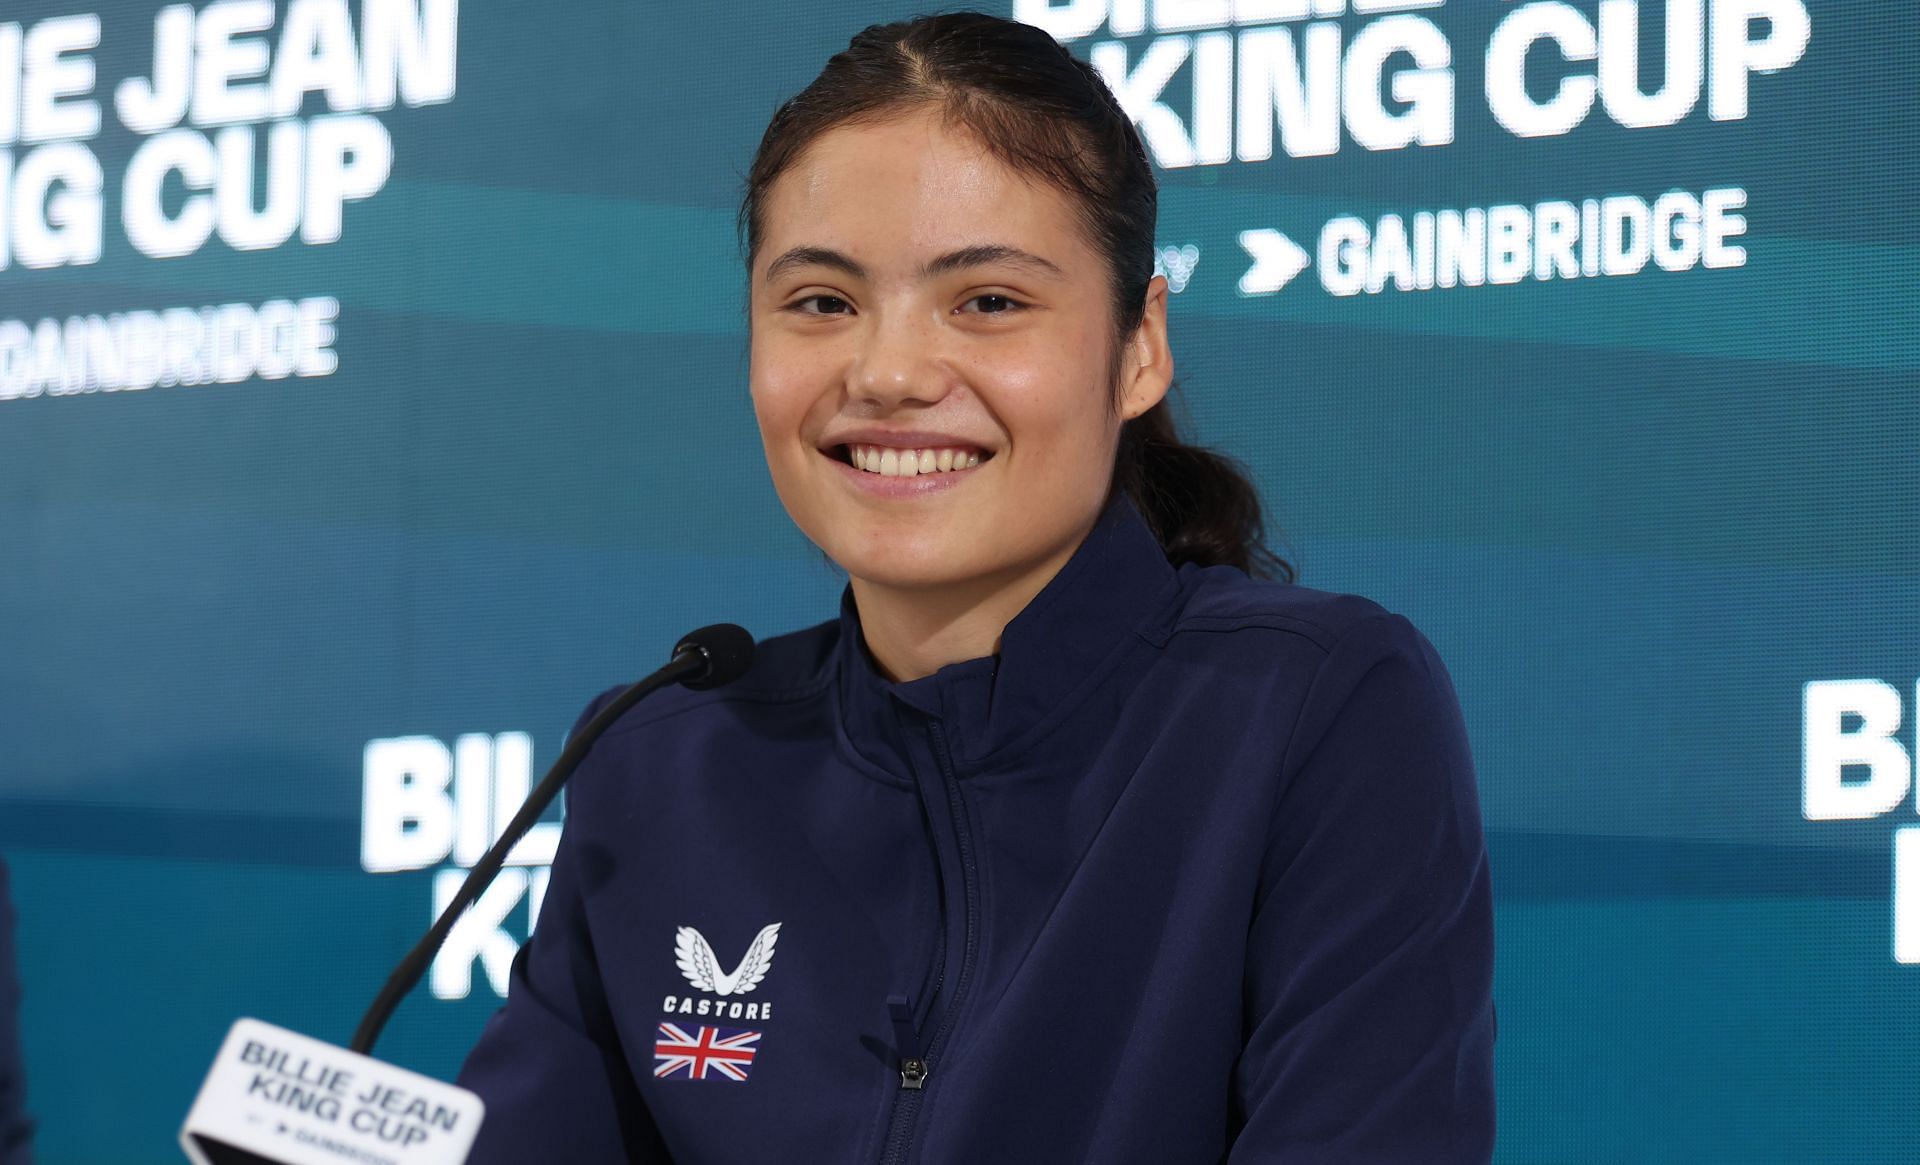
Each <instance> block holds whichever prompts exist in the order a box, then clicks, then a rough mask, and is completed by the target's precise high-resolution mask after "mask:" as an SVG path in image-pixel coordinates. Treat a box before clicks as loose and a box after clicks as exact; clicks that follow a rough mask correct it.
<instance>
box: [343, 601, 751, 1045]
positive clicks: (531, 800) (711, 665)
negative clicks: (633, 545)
mask: <svg viewBox="0 0 1920 1165" xmlns="http://www.w3.org/2000/svg"><path fill="white" fill-rule="evenodd" d="M752 658H753V637H752V636H750V635H748V634H747V633H746V632H745V631H743V630H741V629H740V628H738V627H735V626H733V625H732V624H729V623H721V624H716V625H714V626H712V627H703V628H701V629H700V630H698V631H695V632H692V633H691V634H689V635H688V636H687V637H686V638H685V639H682V640H681V641H680V642H679V644H677V645H676V646H675V647H674V649H673V658H672V659H670V660H668V661H667V664H666V666H665V667H662V668H661V669H660V670H659V671H656V672H654V673H653V674H652V675H650V676H647V677H646V678H645V679H642V680H640V681H638V682H637V683H634V684H633V685H631V686H630V687H628V688H627V690H626V691H624V692H621V693H620V694H619V695H618V696H616V697H614V699H613V701H612V702H611V703H609V704H608V705H607V706H606V707H604V708H602V709H600V711H599V713H598V714H597V715H595V716H594V718H593V719H591V720H589V721H588V722H587V724H586V726H585V727H583V728H582V729H581V730H580V731H579V732H577V733H575V734H574V737H573V739H571V740H569V741H568V742H567V746H566V748H564V749H562V750H561V752H560V758H559V759H558V760H556V761H554V762H553V767H552V768H551V769H548V770H547V775H546V776H544V777H542V778H541V779H540V783H539V785H537V786H535V787H534V790H533V792H532V793H530V794H528V795H527V800H526V803H525V804H523V805H521V806H520V811H519V812H518V813H515V814H514V815H513V820H511V821H509V822H507V827H506V829H504V830H503V831H501V834H500V838H499V840H497V841H495V842H494V843H493V846H492V848H491V849H489V850H487V852H486V855H485V856H484V857H482V858H481V859H480V860H479V862H477V863H475V865H474V867H473V869H472V871H470V872H469V873H468V874H467V879H466V881H464V882H462V883H460V889H459V891H458V892H456V893H455V894H454V896H453V901H451V902H449V903H447V908H446V909H445V910H442V911H441V912H440V917H438V918H436V919H434V922H433V926H431V927H430V928H428V930H427V933H426V934H425V935H424V936H422V937H421V939H420V941H419V942H418V943H415V944H414V947H413V949H412V950H410V951H408V952H407V956H406V958H404V959H401V960H400V964H399V965H398V966H396V967H395V968H394V969H393V974H391V975H389V976H388V977H387V982H386V985H385V986H384V987H382V988H380V994H378V995H376V996H375V997H374V1000H373V1003H372V1005H371V1006H369V1007H368V1008H367V1013H366V1014H365V1015H364V1016H362V1017H361V1018H360V1026H359V1027H358V1028H356V1029H355V1030H354V1033H353V1042H352V1043H351V1044H349V1045H347V1046H348V1047H349V1048H351V1049H352V1050H354V1051H356V1052H359V1053H360V1054H361V1055H367V1054H369V1053H371V1051H372V1050H373V1045H374V1042H375V1041H376V1040H378V1039H379V1038H380V1031H381V1029H382V1028H384V1027H386V1026H387V1020H389V1019H391V1018H392V1017H393V1012H394V1009H395V1008H396V1007H398V1006H399V1005H400V1000H401V999H403V998H405V997H406V994H407V992H409V991H411V990H413V988H414V985H415V984H417V983H419V982H420V976H421V975H423V974H425V973H426V969H427V965H428V964H429V963H431V962H432V961H433V956H434V955H435V954H436V953H438V952H439V950H440V945H441V944H442V943H444V942H446V941H447V935H448V934H450V933H452V931H453V925H454V923H456V922H458V921H459V920H460V915H461V914H462V913H464V912H465V911H466V909H467V907H469V906H471V905H472V904H473V903H474V901H475V900H476V899H478V898H479V897H480V895H481V893H482V892H483V891H484V890H486V888H487V886H488V884H489V883H491V882H492V881H493V879H494V876H495V875H497V874H498V873H499V872H500V867H501V866H502V865H504V864H505V863H506V860H507V854H508V853H509V852H510V851H511V850H512V849H513V847H514V845H515V844H516V843H518V842H519V840H520V839H521V838H522V837H524V836H526V833H527V830H529V829H531V828H533V823H534V822H536V821H538V820H540V815H541V814H542V813H544V812H546V809H547V806H548V805H550V804H552V802H553V799H554V797H555V796H556V795H558V794H559V792H560V786H562V785H564V784H566V783H567V778H568V777H571V776H572V775H573V770H574V769H576V768H578V767H580V762H581V761H582V760H583V759H585V757H586V755H587V752H588V750H590V749H591V748H592V747H593V744H594V741H596V740H598V739H599V738H600V734H601V733H603V732H605V731H606V730H607V729H608V728H609V727H610V726H611V725H612V724H613V722H614V721H616V720H618V719H620V717H621V716H623V715H625V714H626V711H627V709H629V708H631V707H633V706H634V705H635V704H637V703H639V702H640V701H641V700H642V699H643V698H645V697H647V696H649V695H651V694H652V693H654V692H656V691H658V690H659V689H661V688H664V687H666V686H667V685H668V684H673V683H683V684H686V685H687V686H688V687H692V688H711V687H718V686H719V685H721V684H724V683H729V682H731V681H733V680H735V679H738V678H739V677H740V676H741V675H742V674H744V673H745V672H746V670H747V667H748V665H749V664H750V663H751V662H752Z"/></svg>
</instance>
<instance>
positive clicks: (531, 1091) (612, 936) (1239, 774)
mask: <svg viewBox="0 0 1920 1165" xmlns="http://www.w3.org/2000/svg"><path fill="white" fill-rule="evenodd" d="M607 698H609V697H602V699H603V700H604V699H607ZM597 707H598V705H597V704H596V705H595V708H594V709H589V714H590V713H591V712H592V711H593V710H595V709H597ZM1492 971H1493V917H1492V902H1491V894H1490V888H1489V882H1488V869H1487V855H1486V849H1485V844H1484V840H1483V836H1482V829H1481V820H1480V810H1479V805H1478V798H1477V793H1476V789H1475V784H1474V776H1473V767H1472V761H1471V759H1470V757H1469V754H1468V749H1467V741H1466V738H1465V735H1464V733H1463V731H1462V726H1461V718H1460V712H1459V708H1458V704H1457V700H1456V698H1455V695H1454V692H1453V688H1452V686H1451V684H1450V682H1449V680H1448V677H1447V673H1446V672H1445V670H1444V669H1443V668H1442V666H1441V663H1440V660H1439V659H1438V658H1437V657H1436V656H1435V654H1434V651H1433V648H1432V647H1431V645H1429V644H1428V642H1427V641H1426V639H1425V638H1424V637H1423V636H1422V635H1421V634H1420V633H1419V632H1418V631H1417V630H1415V628H1414V627H1413V626H1412V624H1410V623H1408V622H1407V621H1406V620H1405V619H1404V618H1402V617H1400V616H1398V615H1393V614H1389V613H1387V612H1386V611H1384V610H1383V609H1381V608H1380V607H1379V606H1377V605H1375V604H1374V603H1371V602H1369V601H1367V600H1365V599H1360V598H1355V597H1351V596H1343V595H1333V594H1328V593H1324V592H1320V591H1315V590H1311V589H1308V588H1305V587H1299V586H1291V585H1284V584H1278V583H1268V582H1257V581H1252V580H1249V579H1248V578H1247V577H1246V576H1245V575H1244V574H1242V573H1240V572H1238V571H1236V570H1233V569H1230V568H1224V567H1215V568H1206V569H1203V568H1198V567H1193V566H1186V567H1182V568H1180V569H1178V570H1176V569H1174V568H1173V567H1171V566H1169V565H1168V563H1167V560H1166V558H1165V557H1164V555H1163V554H1162V553H1161V551H1160V548H1159V546H1158V545H1157V544H1156V542H1155V540H1154V538H1153V536H1152V534H1151V533H1150V531H1149V530H1148V529H1147V527H1146V525H1145V523H1144V521H1143V520H1142V519H1141V518H1140V516H1139V515H1138V513H1137V512H1136V511H1135V510H1134V509H1133V507H1132V506H1131V504H1129V503H1128V502H1126V501H1125V500H1124V499H1117V500H1116V501H1114V502H1113V503H1112V504H1110V505H1109V506H1108V507H1107V509H1106V510H1105V512H1104V513H1103V514H1102V516H1101V518H1100V520H1099V522H1098V524H1097V525H1096V526H1095V527H1094V530H1093V532H1092V533H1091V534H1090V536H1089V537H1088V539H1087V541H1086V542H1085V543H1084V544H1083V545H1082V546H1081V547H1080V549H1079V550H1078V551H1077V552H1076V553H1075V555H1074V557H1073V558H1072V559H1071V560H1070V561H1069V562H1068V564H1067V565H1066V567H1065V568H1064V569H1063V570H1062V571H1061V572H1060V574H1059V575H1057V576H1056V577H1055V578H1054V579H1053V580H1052V581H1051V582H1050V583H1049V584H1048V585H1047V586H1046V588H1045V589H1044V590H1042V591H1041V593H1040V594H1039V595H1038V596H1037V597H1036V598H1035V599H1034V600H1033V602H1032V603H1030V604H1029V605H1028V607H1027V608H1026V609H1025V610H1024V611H1022V612H1021V613H1020V615H1019V616H1018V617H1016V618H1015V619H1014V620H1013V621H1012V622H1011V623H1010V624H1009V625H1008V626H1007V628H1006V631H1005V633H1004V635H1003V637H1002V641H1001V648H1000V652H999V654H998V655H997V656H993V657H989V658H983V659H977V660H971V661H967V662H963V663H957V664H953V665H951V666H948V667H945V668H942V669H941V670H940V671H939V672H937V673H936V674H934V675H931V676H927V677H925V678H923V679H918V680H913V681H910V682H907V683H897V684H896V683H891V682H889V681H887V680H886V679H884V678H883V677H882V676H881V675H880V674H879V673H878V672H877V671H876V670H875V668H874V666H873V664H872V662H871V660H870V658H869V657H868V656H867V654H866V650H865V648H864V647H863V646H862V642H861V638H860V627H859V620H858V617H857V615H856V613H855V612H854V610H853V608H852V605H851V603H850V601H845V600H843V603H842V611H841V615H840V618H839V619H838V621H836V622H831V623H827V624H823V625H821V626H818V627H814V628H812V629H809V630H806V631H801V632H798V633H795V634H791V635H786V636H782V637H779V638H775V639H771V640H768V641H766V642H764V643H762V644H761V645H760V649H759V653H758V657H757V658H756V661H755V663H754V665H753V668H752V670H751V671H750V672H749V674H748V675H747V677H746V678H745V679H743V680H741V681H739V682H737V683H735V684H733V685H730V686H728V687H725V688H721V689H716V690H714V691H711V692H691V691H686V690H682V689H675V690H672V691H669V692H662V693H660V694H659V695H657V696H655V697H653V698H651V699H650V700H649V701H648V702H645V703H642V704H640V705H639V706H638V707H636V708H635V709H634V710H633V711H632V712H630V713H628V714H627V716H626V717H624V718H623V719H622V720H621V721H620V722H619V723H618V724H616V725H615V726H614V727H613V728H612V729H611V730H610V731H609V732H608V734H607V735H606V736H605V737H603V738H601V740H600V742H599V744H597V745H596V746H595V748H594V750H593V751H592V753H591V754H590V755H589V757H588V759H587V761H586V762H585V764H584V765H583V766H582V767H581V769H580V770H579V772H578V773H577V774H576V775H575V777H574V779H573V782H572V785H571V786H570V790H569V794H568V814H567V822H566V825H565V828H564V830H563V833H562V838H561V841H560V847H559V852H558V854H557V856H556V858H555V861H554V864H553V870H552V877H551V882H550V884H549V888H548V890H547V893H546V897H545V900H544V904H543V906H542V907H541V911H540V916H539V925H538V928H537V930H536V931H535V934H534V936H533V937H532V939H531V940H530V941H529V942H528V943H527V944H526V945H525V946H524V947H523V948H522V950H521V952H520V955H519V957H518V959H517V960H516V961H515V963H514V967H513V974H512V978H511V986H510V990H509V994H508V998H507V1002H506V1005H505V1006H504V1007H502V1008H501V1009H500V1010H499V1011H498V1012H497V1013H496V1014H495V1015H494V1016H493V1018H492V1019H491V1020H489V1021H488V1023H487V1026H486V1028H485V1030H484V1032H483V1033H482V1035H481V1037H480V1040H479V1043H478V1044H477V1046H476V1047H475V1048H474V1049H473V1051H472V1053H471V1055H470V1056H469V1057H468V1059H467V1062H466V1064H465V1066H464V1068H463V1069H462V1072H461V1075H460V1082H461V1083H462V1084H464V1085H465V1086H467V1087H469V1088H472V1089H473V1090H475V1091H476V1092H478V1093H479V1094H480V1096H481V1097H482V1098H483V1099H484V1100H485V1102H486V1105H487V1114H486V1119H485V1122H484V1123H483V1125H482V1127H481V1130H480V1140H479V1143H478V1145H477V1147H476V1149H475V1153H474V1156H473V1158H472V1160H473V1161H475V1162H510V1163H513V1165H527V1163H530V1162H544V1161H565V1162H617V1161H646V1162H653V1161H674V1162H681V1163H692V1162H773V1161H781V1162H788V1161H791V1162H807V1163H814V1162H819V1163H831V1165H840V1163H843V1162H924V1163H927V1165H933V1163H941V1165H946V1163H955V1165H960V1163H965V1165H978V1163H981V1162H1046V1163H1054V1162H1081V1161H1087V1162H1103V1163H1104V1162H1116V1163H1117V1162H1138V1163H1140V1165H1179V1163H1185V1162H1209V1163H1211V1162H1218V1161H1222V1160H1226V1161H1230V1162H1254V1161H1258V1162H1285V1163H1299V1165H1309V1163H1311V1165H1321V1163H1326V1165H1369V1163H1373V1162H1383V1163H1384V1162H1408V1163H1416V1162H1417V1163H1419V1165H1451V1163H1455V1162H1485V1161H1487V1160H1489V1159H1490V1157H1491V1155H1492V1146H1493V1124H1494V1099H1493V1042H1494V1015H1493V1005H1492V997H1491V989H1492ZM890 1002H891V1007H890ZM914 1085H917V1087H915V1086H914Z"/></svg>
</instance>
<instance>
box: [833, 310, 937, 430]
mask: <svg viewBox="0 0 1920 1165" xmlns="http://www.w3.org/2000/svg"><path fill="white" fill-rule="evenodd" d="M869 319H870V320H871V321H872V322H871V324H870V326H869V327H868V329H867V332H866V335H865V336H863V337H862V342H861V345H860V350H859V352H858V353H857V354H856V355H855V356H854V361H853V366H852V367H851V368H850V369H849V370H848V377H847V395H848V396H850V397H852V398H853V400H854V401H856V402H865V403H869V404H872V405H876V406H882V407H885V408H896V407H899V406H901V405H906V404H912V403H916V402H918V403H924V404H932V403H934V402H935V401H937V400H939V399H940V398H941V397H943V396H945V395H946V394H947V389H948V386H947V383H946V375H945V373H944V371H943V369H942V367H941V363H940V361H939V360H938V359H937V346H938V343H939V337H938V334H937V329H936V328H935V326H934V325H933V323H932V321H930V320H928V319H926V318H925V317H924V316H922V315H921V313H919V312H914V311H908V310H901V311H893V312H879V313H876V314H875V315H873V316H870V317H869Z"/></svg>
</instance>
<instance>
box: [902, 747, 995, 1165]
mask: <svg viewBox="0 0 1920 1165" xmlns="http://www.w3.org/2000/svg"><path fill="white" fill-rule="evenodd" d="M927 732H928V735H930V736H931V737H932V738H933V755H934V761H935V764H936V767H938V769H939V770H940V783H941V786H942V788H943V789H944V791H945V792H946V795H947V812H948V816H949V820H950V821H951V822H952V829H953V835H954V846H955V848H956V849H957V851H958V852H959V855H960V901H961V909H962V910H963V911H964V916H963V918H964V925H963V926H962V929H961V934H962V936H963V945H962V947H961V951H960V973H959V974H958V975H957V976H956V977H955V979H954V984H953V998H951V999H949V1000H947V1001H946V1004H945V1006H943V1007H942V1008H941V1009H940V1023H939V1026H938V1027H936V1028H935V1029H934V1033H933V1039H931V1040H929V1041H928V1042H927V1045H926V1051H925V1054H924V1056H919V1055H913V1056H910V1055H909V1052H915V1053H917V1052H919V1048H918V1047H917V1046H915V1044H914V1043H913V1042H912V1041H908V1043H907V1046H903V1047H901V1048H899V1049H897V1051H898V1053H899V1055H900V1056H901V1065H900V1091H899V1092H897V1093H895V1095H894V1102H893V1114H892V1117H891V1119H890V1120H889V1121H888V1125H887V1137H886V1140H885V1141H884V1142H883V1143H882V1148H881V1152H880V1165H904V1163H905V1162H906V1160H907V1157H908V1154H909V1153H910V1152H911V1151H912V1148H913V1132H914V1127H915V1125H916V1124H917V1123H918V1122H917V1118H918V1117H919V1114H920V1104H921V1098H922V1097H923V1096H925V1095H926V1087H927V1081H928V1080H929V1078H930V1077H931V1076H932V1075H933V1064H934V1062H935V1058H936V1057H937V1056H938V1055H939V1054H940V1051H941V1049H942V1048H943V1047H945V1045H946V1042H947V1039H948V1037H949V1036H950V1035H951V1034H952V1031H953V1023H954V1018H955V1017H956V1016H957V1015H958V1014H959V1010H960V1003H961V1001H962V1000H963V999H964V998H965V997H966V991H967V985H968V982H969V981H970V980H971V979H972V978H973V960H974V955H975V953H976V952H977V951H978V950H979V947H980V933H979V903H978V902H977V901H975V897H974V892H975V891H974V888H975V887H976V886H977V885H978V884H979V878H978V877H977V874H978V866H977V864H976V862H975V858H974V853H973V840H972V837H971V833H970V831H969V829H968V820H967V807H966V802H965V800H964V799H963V798H962V797H961V795H960V782H959V780H958V778H956V777H955V776H954V773H953V759H952V756H951V755H950V754H949V753H948V751H947V738H946V734H945V733H944V732H943V731H942V730H941V728H940V724H939V722H938V721H928V723H927ZM935 862H936V864H937V863H938V857H937V855H936V857H935ZM945 929H946V922H945V913H944V903H943V911H942V919H941V930H942V932H943V933H944V932H945ZM940 946H941V952H942V953H941V958H940V962H941V966H940V971H939V974H938V975H937V976H936V977H935V979H934V986H933V992H934V993H933V995H932V996H931V998H932V999H933V1000H935V1001H938V1000H939V998H940V988H941V987H942V986H943V985H944V983H945V981H946V966H945V964H946V955H945V949H946V944H945V943H944V942H943V943H942V944H940ZM896 1014H897V1011H896ZM912 1022H913V1021H912V1016H911V1014H909V1015H908V1016H907V1023H908V1025H909V1026H910V1025H911V1024H912ZM896 1028H897V1021H896ZM896 1040H898V1037H896Z"/></svg>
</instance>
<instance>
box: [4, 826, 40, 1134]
mask: <svg viewBox="0 0 1920 1165" xmlns="http://www.w3.org/2000/svg"><path fill="white" fill-rule="evenodd" d="M17 974H18V972H17V971H16V969H15V967H14V959H13V905H12V899H11V898H9V897H8V895H7V867H6V865H5V863H0V1165H31V1162H32V1160H33V1147H32V1144H31V1141H32V1140H33V1122H32V1121H30V1120H28V1119H27V1114H26V1103H27V1082H26V1069H25V1068H24V1067H23V1066H22V1064H21V1056H20V1027H19V1023H20V981H19V980H18V979H17V978H16V975H17Z"/></svg>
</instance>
